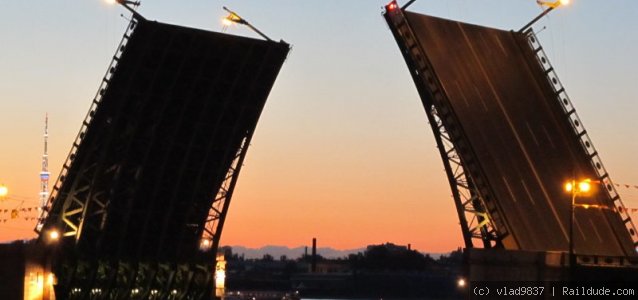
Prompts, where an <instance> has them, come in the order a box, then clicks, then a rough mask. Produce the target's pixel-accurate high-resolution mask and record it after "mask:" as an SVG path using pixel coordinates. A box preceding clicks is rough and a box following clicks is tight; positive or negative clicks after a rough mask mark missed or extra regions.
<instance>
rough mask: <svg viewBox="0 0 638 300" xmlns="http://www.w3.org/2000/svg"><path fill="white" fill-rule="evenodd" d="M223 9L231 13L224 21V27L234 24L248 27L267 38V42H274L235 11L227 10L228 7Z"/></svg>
mask: <svg viewBox="0 0 638 300" xmlns="http://www.w3.org/2000/svg"><path fill="white" fill-rule="evenodd" d="M223 8H224V10H225V11H227V12H228V13H229V15H228V16H227V17H226V18H224V19H223V20H222V23H224V26H229V25H230V24H232V23H237V24H241V25H246V26H248V28H250V29H252V30H253V31H254V32H256V33H257V34H259V35H260V36H261V37H263V38H265V39H266V40H267V41H269V42H272V40H271V39H270V38H269V37H268V36H266V35H265V34H264V33H263V32H261V31H259V29H257V28H255V26H253V25H252V24H250V23H248V21H246V19H244V18H242V17H240V16H239V15H238V14H237V13H235V12H234V11H232V10H230V9H228V8H226V6H224V7H223Z"/></svg>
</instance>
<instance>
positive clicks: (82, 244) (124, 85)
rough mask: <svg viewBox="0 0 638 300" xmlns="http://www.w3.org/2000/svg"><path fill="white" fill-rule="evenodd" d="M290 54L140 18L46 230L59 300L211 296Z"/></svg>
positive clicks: (96, 104)
mask: <svg viewBox="0 0 638 300" xmlns="http://www.w3.org/2000/svg"><path fill="white" fill-rule="evenodd" d="M288 51H289V46H288V44H286V43H285V42H283V41H281V42H273V41H264V40H257V39H252V38H244V37H237V36H230V35H226V34H221V33H214V32H208V31H203V30H197V29H192V28H186V27H180V26H175V25H169V24H164V23H159V22H155V21H148V20H146V19H144V18H143V17H142V16H140V15H139V14H137V13H134V14H133V18H132V21H131V22H130V24H129V26H128V27H127V30H126V32H125V34H124V36H123V38H122V41H121V42H120V44H119V46H118V49H117V51H116V53H115V55H114V56H113V59H112V61H111V63H110V64H109V67H108V70H107V72H106V75H105V76H104V78H103V79H102V82H101V84H100V87H99V89H98V92H97V94H96V96H95V98H94V100H93V101H92V103H91V106H90V109H89V112H88V113H87V116H86V118H85V120H84V122H83V123H82V126H81V129H80V132H79V133H78V135H77V137H76V139H75V141H74V143H73V146H72V148H71V151H70V153H69V155H68V157H67V159H66V161H65V163H64V166H63V168H62V171H61V174H60V176H59V178H58V180H57V181H56V183H55V186H54V187H53V189H52V193H51V197H50V198H49V201H48V203H47V206H46V208H45V209H44V211H43V214H42V216H41V218H40V222H39V223H38V225H37V227H36V231H37V232H38V233H39V234H40V242H42V243H44V244H46V245H47V247H48V248H49V249H50V251H51V254H52V257H53V259H52V262H51V263H52V268H53V271H54V273H55V274H56V277H57V284H56V287H55V289H56V297H58V298H59V299H204V298H209V297H210V296H211V292H212V291H213V287H214V284H213V273H214V266H215V259H216V251H217V248H218V246H219V241H220V239H221V233H222V229H223V225H224V221H225V218H226V214H227V212H228V209H229V206H230V201H231V197H232V194H233V190H234V187H235V185H236V183H237V180H238V177H239V174H240V171H241V167H242V164H243V161H244V158H245V156H246V153H247V150H248V146H249V144H250V140H251V138H252V136H253V133H254V131H255V128H256V125H257V122H258V120H259V116H260V115H261V111H262V109H263V107H264V105H265V102H266V99H267V97H268V94H269V93H270V90H271V88H272V86H273V84H274V82H275V79H276V77H277V75H278V73H279V70H280V68H281V66H282V64H283V62H284V61H285V59H286V56H287V53H288ZM53 232H56V233H59V234H60V235H61V238H60V240H59V241H53V240H52V238H51V236H50V234H51V233H53Z"/></svg>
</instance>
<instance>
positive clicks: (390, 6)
mask: <svg viewBox="0 0 638 300" xmlns="http://www.w3.org/2000/svg"><path fill="white" fill-rule="evenodd" d="M396 8H397V3H396V2H392V3H390V4H388V10H394V9H396Z"/></svg>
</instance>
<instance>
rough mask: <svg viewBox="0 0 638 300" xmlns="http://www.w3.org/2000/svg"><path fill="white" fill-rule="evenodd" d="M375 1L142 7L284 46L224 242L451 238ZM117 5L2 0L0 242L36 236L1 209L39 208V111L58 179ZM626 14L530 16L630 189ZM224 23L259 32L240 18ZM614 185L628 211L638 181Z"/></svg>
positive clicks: (450, 9)
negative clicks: (4, 194) (5, 192)
mask: <svg viewBox="0 0 638 300" xmlns="http://www.w3.org/2000/svg"><path fill="white" fill-rule="evenodd" d="M404 2H405V1H403V2H401V3H404ZM385 3H386V1H378V0H368V1H363V0H361V1H337V0H333V1H325V0H324V1H298V0H297V1H295V0H286V1H284V0H276V1H275V0H273V1H260V0H252V1H244V0H235V1H219V0H189V1H168V0H156V1H150V0H146V1H142V6H141V8H140V10H139V11H140V13H142V14H143V15H144V16H145V17H146V18H148V19H152V20H158V21H162V22H167V23H173V24H179V25H184V26H190V27H197V28H202V29H207V30H213V31H221V30H222V25H221V22H220V19H221V18H222V17H223V16H224V15H225V13H224V11H223V10H222V6H224V5H226V6H228V7H229V8H231V9H233V10H235V11H236V12H238V13H239V14H240V15H241V16H243V17H245V18H246V19H248V20H249V21H250V22H251V23H252V24H254V25H255V26H256V27H258V28H259V29H260V30H262V31H263V32H265V33H266V34H267V35H269V36H270V37H271V38H273V39H275V40H279V39H283V40H285V41H286V42H288V43H290V44H291V45H292V47H293V49H292V51H291V54H290V55H289V57H288V60H287V61H286V63H285V64H284V66H283V68H282V71H281V73H280V76H279V78H278V79H277V81H276V83H275V85H274V88H273V90H272V92H271V94H270V97H269V99H268V102H267V103H266V107H265V110H264V112H263V114H262V117H261V120H260V122H259V125H258V127H257V131H256V134H255V136H254V138H253V141H252V145H251V148H250V150H249V152H248V157H247V159H246V162H245V166H244V168H243V170H242V174H241V177H240V180H239V183H238V186H237V189H236V191H235V194H234V198H233V201H232V204H231V207H230V212H229V215H228V218H227V222H226V226H225V228H224V233H223V236H222V244H226V245H244V246H249V247H259V246H263V245H286V246H291V247H294V246H299V245H306V244H309V242H310V241H311V239H312V238H313V237H316V238H318V240H319V244H320V246H331V247H334V248H340V249H349V248H358V247H363V246H365V245H368V244H379V243H384V242H394V243H397V244H407V243H411V244H412V246H413V248H416V249H418V250H421V251H430V252H444V251H449V250H453V249H455V248H456V247H458V246H462V238H461V232H460V228H459V226H458V219H457V217H456V212H455V208H454V205H453V201H452V198H451V196H450V190H449V186H448V184H447V180H446V177H445V173H444V171H443V165H442V162H441V160H440V157H439V155H438V152H437V150H436V147H435V141H434V138H433V136H432V132H431V130H430V128H429V125H428V124H427V119H426V116H425V113H424V111H423V108H422V106H421V103H420V100H419V98H418V95H417V92H416V89H415V87H414V84H413V83H412V80H411V78H410V77H409V73H408V70H407V68H406V66H405V63H404V61H403V58H402V57H401V55H400V53H399V50H398V47H397V46H396V43H395V41H394V39H393V38H392V35H391V33H390V31H389V30H388V27H387V25H386V24H385V21H384V20H383V18H382V16H381V12H382V8H381V7H382V6H383V5H384V4H385ZM410 9H411V10H413V11H417V12H420V13H425V14H431V15H435V16H440V17H445V18H451V19H455V20H460V21H464V22H470V23H476V24H480V25H486V26H492V27H497V28H502V29H513V30H518V29H519V28H520V27H522V26H523V25H524V24H526V23H527V22H528V21H529V20H531V19H532V18H533V17H535V16H536V15H537V14H539V13H540V12H541V9H540V8H539V6H538V5H537V4H536V3H535V1H534V0H447V1H427V0H419V1H417V2H416V3H414V4H413V5H412V6H411V8H410ZM120 14H124V16H128V13H127V12H126V11H125V10H124V9H123V8H121V7H119V6H110V5H107V4H106V3H105V2H104V1H102V0H82V1H77V0H58V1H8V0H0V184H5V185H6V186H8V187H9V192H10V195H9V197H8V198H7V199H4V200H0V241H8V240H12V239H21V238H30V237H33V236H34V234H33V227H34V226H35V222H34V221H25V220H24V217H32V216H36V214H35V213H34V212H30V213H29V212H21V215H20V217H19V218H18V219H10V214H7V213H4V212H3V210H4V209H13V208H16V207H19V206H20V205H22V207H33V206H36V205H37V202H38V200H37V199H38V198H37V197H38V189H39V178H38V173H39V171H40V159H41V155H42V150H43V149H42V148H43V145H42V131H43V123H44V116H45V113H47V112H48V113H49V127H50V129H49V132H50V140H49V156H50V161H49V166H50V171H51V174H52V176H51V177H52V180H51V185H53V183H54V181H55V178H57V174H58V173H59V171H60V168H61V165H62V163H63V161H64V159H65V158H66V156H67V153H68V151H69V149H70V147H71V144H72V142H73V140H74V138H75V136H76V134H77V132H78V130H79V128H80V124H81V123H82V121H83V119H84V116H85V114H86V112H87V110H88V108H89V104H90V102H91V100H92V98H93V96H94V95H95V93H96V91H97V88H98V85H99V83H100V80H101V78H102V76H103V75H104V72H105V70H106V68H107V65H108V63H109V61H110V59H111V57H112V55H113V53H114V52H115V48H116V46H117V44H118V42H119V40H120V38H121V35H122V33H123V31H124V28H125V26H126V25H127V21H126V20H125V19H124V18H123V17H121V16H120ZM636 16H638V1H635V0H611V1H591V0H590V1H584V0H580V1H579V0H572V5H570V6H569V7H567V8H562V9H557V10H555V11H553V12H552V13H551V14H550V15H549V18H545V19H543V20H542V21H541V22H539V23H538V25H536V26H535V28H536V30H537V31H540V33H539V34H538V35H539V38H540V39H541V42H542V43H543V46H544V47H545V50H546V52H547V54H548V56H549V58H550V60H551V62H552V63H553V64H554V66H555V67H556V70H557V71H558V74H559V76H560V79H561V80H562V82H563V84H564V85H565V86H566V89H567V91H568V93H569V95H570V97H571V98H572V101H573V102H574V105H575V106H576V108H577V110H578V113H579V115H580V117H581V119H582V120H583V122H584V125H585V126H586V128H587V129H588V132H589V134H590V136H591V138H592V140H593V141H594V144H595V146H596V147H597V148H598V150H599V152H600V154H601V157H602V159H603V161H604V162H605V165H606V167H607V170H608V171H609V172H610V174H611V177H612V178H613V179H614V181H615V182H616V183H623V184H625V183H626V184H631V185H638V170H637V167H638V163H637V162H636V159H635V157H636V153H638V139H637V134H636V128H637V127H638V125H636V119H637V118H636V113H638V89H637V88H636V85H638V58H637V57H636V53H638V34H636V32H638V18H637V17H636ZM543 26H546V28H545V29H544V30H541V29H543ZM226 32H227V33H231V34H237V35H243V36H251V37H255V36H256V35H255V34H254V33H252V32H250V31H249V30H247V29H245V28H242V27H237V26H233V27H231V28H228V29H227V31H226ZM557 184H560V183H557ZM619 192H620V194H621V195H622V196H624V201H625V205H626V206H628V207H636V208H638V189H635V188H629V189H627V188H620V189H619ZM23 200H24V203H23ZM566 201H567V197H566ZM633 216H634V217H638V215H636V214H634V215H633ZM2 219H9V220H8V221H6V222H2V221H1V220H2Z"/></svg>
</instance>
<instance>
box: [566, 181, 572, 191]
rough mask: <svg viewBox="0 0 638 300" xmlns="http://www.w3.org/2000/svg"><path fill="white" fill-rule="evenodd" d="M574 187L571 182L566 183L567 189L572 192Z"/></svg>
mask: <svg viewBox="0 0 638 300" xmlns="http://www.w3.org/2000/svg"><path fill="white" fill-rule="evenodd" d="M573 189H574V185H573V184H572V183H571V182H568V183H565V191H566V192H571V191H572V190H573Z"/></svg>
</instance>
